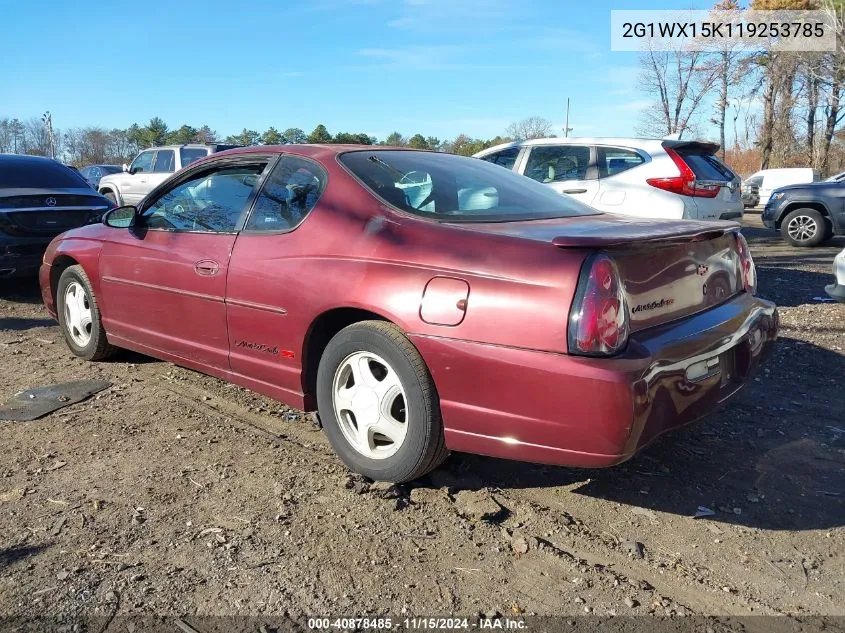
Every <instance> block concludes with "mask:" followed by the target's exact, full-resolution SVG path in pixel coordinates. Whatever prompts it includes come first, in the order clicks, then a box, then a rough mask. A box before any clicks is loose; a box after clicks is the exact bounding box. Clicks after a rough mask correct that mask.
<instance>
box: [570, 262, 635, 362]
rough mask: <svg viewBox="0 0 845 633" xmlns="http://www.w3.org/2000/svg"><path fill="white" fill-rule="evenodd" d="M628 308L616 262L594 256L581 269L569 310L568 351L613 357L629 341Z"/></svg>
mask: <svg viewBox="0 0 845 633" xmlns="http://www.w3.org/2000/svg"><path fill="white" fill-rule="evenodd" d="M628 333H629V324H628V307H627V305H626V303H625V294H624V292H623V288H622V282H621V280H620V278H619V270H618V269H617V268H616V264H615V263H614V262H613V260H612V259H611V258H610V257H608V256H607V255H594V256H592V257H591V258H589V259H588V260H587V262H586V264H585V265H584V267H583V268H582V270H581V278H580V279H579V280H578V289H577V290H576V292H575V300H574V301H573V303H572V309H571V311H570V313H569V352H570V353H571V354H581V355H585V356H611V355H613V354H616V353H618V352H620V351H621V350H623V349H624V348H625V346H626V345H627V344H628Z"/></svg>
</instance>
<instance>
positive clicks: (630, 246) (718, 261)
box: [461, 214, 743, 332]
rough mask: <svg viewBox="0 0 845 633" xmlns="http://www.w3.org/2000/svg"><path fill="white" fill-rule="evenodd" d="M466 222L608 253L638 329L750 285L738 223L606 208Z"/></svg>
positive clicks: (477, 227) (560, 245)
mask: <svg viewBox="0 0 845 633" xmlns="http://www.w3.org/2000/svg"><path fill="white" fill-rule="evenodd" d="M461 226H462V228H471V229H473V230H481V231H484V232H490V233H496V234H500V235H510V236H513V237H520V238H523V239H532V240H537V241H542V242H546V243H548V244H550V245H553V246H557V247H558V248H564V249H575V250H581V249H583V250H585V251H589V252H596V251H599V252H603V253H606V254H607V255H609V256H610V257H611V258H612V259H613V260H614V262H616V265H617V268H618V270H619V274H620V276H621V279H622V283H623V286H624V296H625V301H626V304H627V310H628V318H629V322H630V329H631V331H632V332H634V331H638V330H642V329H645V328H648V327H653V326H655V325H660V324H662V323H667V322H669V321H673V320H676V319H680V318H683V317H686V316H690V315H692V314H695V313H697V312H701V311H703V310H707V309H708V308H711V307H713V306H716V305H719V304H721V303H723V302H725V301H727V300H728V299H730V298H731V297H733V296H735V295H736V294H738V293H739V292H741V291H742V290H743V281H742V268H741V260H740V253H739V247H738V245H737V238H736V236H735V235H734V232H736V231H738V230H739V225H737V224H736V223H734V222H713V221H700V222H696V221H689V220H677V221H676V220H650V219H643V218H634V217H628V216H620V215H611V214H603V215H593V216H582V217H577V218H562V219H558V220H541V221H534V222H502V223H498V224H474V225H466V224H462V225H461Z"/></svg>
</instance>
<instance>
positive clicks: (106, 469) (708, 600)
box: [0, 216, 845, 631]
mask: <svg viewBox="0 0 845 633" xmlns="http://www.w3.org/2000/svg"><path fill="white" fill-rule="evenodd" d="M746 223H747V224H749V228H748V230H747V231H746V233H747V235H748V236H749V238H750V240H751V241H752V246H753V249H754V255H755V257H756V260H757V264H758V271H759V275H760V293H761V294H762V295H764V296H768V297H770V298H773V299H774V300H775V301H776V302H777V303H778V304H779V306H780V307H781V308H780V309H781V315H782V338H781V340H780V341H779V345H778V351H777V354H776V357H775V358H774V359H772V361H771V362H770V363H769V365H768V366H767V368H766V370H765V372H764V373H763V374H761V375H760V377H759V378H758V379H756V380H755V382H754V383H753V384H752V385H750V386H749V388H747V389H746V390H744V391H743V392H742V393H741V395H739V396H738V397H737V399H736V400H734V401H733V402H732V403H731V405H730V406H729V407H728V409H727V410H726V411H724V412H721V413H719V414H717V415H715V416H714V417H712V418H711V419H709V420H707V421H706V422H702V423H700V424H698V425H696V426H695V427H693V428H691V429H689V430H686V431H681V432H678V433H675V434H673V435H670V436H668V437H665V438H664V439H662V440H661V441H659V442H658V443H656V444H655V445H654V446H652V447H651V448H650V449H648V450H647V451H646V452H645V453H643V454H641V455H640V456H638V457H637V458H635V459H633V460H631V461H629V462H628V463H626V464H624V465H622V466H619V467H616V468H612V469H608V470H602V471H586V470H573V469H565V468H551V467H544V466H537V465H531V464H521V463H511V462H505V461H499V460H494V459H487V458H481V457H473V456H468V455H460V454H455V455H452V456H451V457H450V458H449V459H448V460H447V462H446V463H445V464H444V466H443V467H442V468H441V469H440V470H438V471H437V472H436V473H434V474H433V475H432V476H431V477H430V478H426V479H425V480H422V481H419V482H416V483H415V484H414V485H413V486H403V487H398V488H397V487H391V486H385V485H380V484H379V485H373V486H368V485H367V483H366V482H363V481H360V480H357V479H355V478H353V477H350V476H349V475H348V473H347V471H346V469H345V468H344V467H343V465H342V464H341V463H340V462H339V460H338V459H336V458H335V457H334V455H333V453H332V452H331V450H330V449H329V447H328V444H327V442H326V440H325V439H324V437H323V435H322V433H321V432H320V431H318V430H316V429H314V428H313V427H312V425H311V424H310V422H309V421H308V420H307V419H306V418H305V417H304V416H303V415H302V414H301V413H300V412H298V411H293V410H288V409H286V408H285V407H282V406H280V405H279V404H278V403H275V402H272V401H270V400H267V399H265V398H263V397H260V396H257V395H255V394H252V393H250V392H247V391H245V390H243V389H240V388H237V387H233V386H229V385H226V384H224V383H221V382H219V381H217V380H215V379H212V378H208V377H205V376H202V375H200V374H197V373H193V372H191V371H188V370H184V369H181V368H178V367H175V366H173V365H170V364H168V363H163V362H159V361H156V360H153V359H150V358H146V357H142V356H139V355H134V354H128V353H127V354H126V355H123V356H121V357H119V358H117V359H116V360H114V361H111V362H106V363H97V364H92V363H85V362H83V361H80V360H77V359H76V358H74V357H73V356H72V355H71V354H70V352H69V351H68V350H67V349H66V347H65V345H64V342H63V340H62V339H61V336H60V334H59V331H58V328H57V326H56V324H55V323H54V322H53V321H52V320H50V319H49V318H48V317H47V315H46V313H45V312H44V310H43V308H42V306H41V304H40V300H39V298H38V293H37V289H36V288H35V284H34V282H33V283H23V284H15V285H13V286H11V287H10V286H9V285H8V283H7V286H6V287H5V289H3V290H2V291H0V358H2V363H0V394H2V396H0V397H2V398H6V397H8V396H11V395H12V394H13V393H15V392H17V391H18V390H22V389H26V388H31V387H36V386H40V385H46V384H50V383H57V382H63V381H69V380H77V379H82V378H103V379H106V380H109V381H111V382H112V383H113V386H112V387H111V388H109V389H108V390H106V391H103V392H101V393H100V394H99V395H98V396H96V397H94V398H92V399H90V400H88V401H85V402H83V403H80V404H77V405H72V406H69V407H67V408H64V409H62V410H60V411H58V412H56V413H53V414H51V415H49V416H47V417H45V418H42V419H41V420H37V421H34V422H0V448H2V451H3V456H2V457H1V458H0V613H4V614H5V615H11V616H21V617H24V618H31V617H35V616H37V615H46V616H48V617H51V618H53V617H55V618H67V617H72V616H77V615H80V614H89V615H90V614H98V615H105V616H112V615H114V614H117V615H118V616H122V615H125V614H140V613H145V614H148V613H154V614H158V615H168V616H174V617H176V616H178V617H181V618H184V619H185V620H186V621H189V620H190V619H191V618H196V617H198V616H201V615H245V614H249V615H259V616H262V615H263V616H282V615H288V616H290V617H293V618H299V617H302V616H313V615H332V616H356V615H357V616H361V615H365V614H369V615H374V614H387V615H390V616H393V617H394V618H397V619H398V618H400V617H405V616H410V615H427V616H431V615H438V614H461V615H466V616H471V617H478V616H479V614H490V615H492V614H494V613H499V614H503V615H517V614H541V615H543V614H564V615H573V616H574V615H575V614H580V615H584V614H585V613H592V614H594V615H613V614H619V615H630V614H654V615H657V616H672V617H673V618H674V617H677V616H685V615H693V614H706V615H719V616H747V615H757V614H768V615H778V614H787V615H789V616H790V618H791V619H790V620H788V621H790V622H795V621H799V620H801V619H802V618H805V617H807V616H811V615H832V616H836V615H838V616H845V604H843V600H842V597H843V596H845V498H843V494H845V398H843V391H842V385H843V384H845V352H843V348H845V305H839V304H830V303H820V302H817V301H814V300H813V298H814V297H818V296H823V295H824V291H823V287H824V285H825V284H826V283H829V280H830V279H831V274H830V268H831V261H832V259H833V255H834V253H835V252H836V251H837V250H838V249H841V248H842V247H843V246H845V241H843V240H840V241H838V242H834V243H833V244H832V245H829V246H827V247H824V248H818V249H813V250H796V249H791V248H789V247H787V246H784V245H783V244H782V243H781V242H780V240H779V239H778V238H777V237H775V236H773V235H772V234H770V233H768V232H766V231H763V230H761V229H759V228H754V227H755V226H756V227H759V218H758V217H753V216H752V217H751V218H749V219H748V220H747V222H746ZM699 506H706V507H708V508H711V509H712V510H714V511H715V512H716V514H715V515H714V516H710V517H706V518H693V515H694V514H695V513H696V509H697V508H698V507H699ZM116 621H120V618H118V620H116ZM673 621H674V620H673ZM843 621H845V620H839V621H838V622H839V624H840V625H841V623H842V622H843ZM108 622H109V621H108V620H105V621H104V625H103V626H105V625H106V624H107V623H108ZM195 626H196V628H197V629H199V628H200V626H199V625H196V624H195ZM0 628H2V627H1V626H0ZM766 628H768V625H766ZM114 630H118V628H117V627H116V626H115V629H114ZM119 630H131V629H129V628H120V629H119ZM169 630H173V631H177V630H178V629H176V628H172V629H169ZM701 630H704V629H701ZM711 630H712V628H711Z"/></svg>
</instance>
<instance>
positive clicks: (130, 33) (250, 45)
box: [0, 0, 704, 139]
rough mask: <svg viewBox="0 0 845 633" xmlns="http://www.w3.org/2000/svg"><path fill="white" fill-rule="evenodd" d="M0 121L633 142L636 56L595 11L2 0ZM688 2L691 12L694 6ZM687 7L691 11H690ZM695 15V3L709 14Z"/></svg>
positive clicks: (602, 8) (346, 2)
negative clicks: (521, 126)
mask: <svg viewBox="0 0 845 633" xmlns="http://www.w3.org/2000/svg"><path fill="white" fill-rule="evenodd" d="M4 4H5V5H6V6H4V10H3V14H4V28H3V37H2V38H0V59H2V64H0V117H3V116H17V117H19V118H28V117H31V116H40V115H41V113H43V112H44V111H45V110H50V111H51V112H52V114H53V121H54V125H55V126H56V127H57V128H66V127H75V126H87V125H101V126H105V127H126V126H128V125H130V124H131V123H133V122H139V123H144V122H146V121H148V120H149V119H150V117H152V116H160V117H162V118H163V119H164V120H165V121H166V122H167V124H168V125H169V126H170V127H171V128H174V127H178V126H180V125H182V124H183V123H188V124H190V125H195V126H199V125H202V124H208V125H209V126H211V128H212V129H215V130H216V131H217V132H218V133H219V134H220V135H221V136H225V135H227V134H230V133H233V132H237V131H240V129H241V128H243V127H248V128H251V129H256V130H259V131H263V130H264V129H266V128H267V127H269V126H271V125H272V126H275V127H276V128H277V129H279V130H284V129H285V128H288V127H300V128H302V129H303V130H305V131H306V132H309V131H310V130H312V129H313V128H314V126H315V125H317V124H318V123H324V124H325V125H326V126H327V127H328V129H329V131H330V132H333V133H334V132H338V131H347V132H367V133H369V134H372V135H374V136H378V137H379V138H383V137H384V136H386V135H387V134H389V133H390V132H392V131H394V130H398V131H400V132H402V133H403V134H406V135H411V134H414V133H416V132H420V133H422V134H423V135H426V136H428V135H433V136H438V137H440V138H441V139H444V138H453V137H454V136H456V135H457V134H459V133H462V132H463V133H466V134H469V135H471V136H479V137H492V136H495V135H496V134H500V133H503V132H504V129H505V127H506V126H507V125H508V124H509V123H510V122H512V121H515V120H518V119H521V118H524V117H527V116H532V115H537V116H542V117H545V118H547V119H550V120H551V121H553V122H554V123H555V128H556V130H555V132H556V133H558V134H562V127H563V122H564V116H565V108H566V98H567V96H568V97H570V98H571V99H572V102H571V113H570V125H571V126H572V127H573V128H574V131H573V134H574V135H585V136H586V135H597V136H598V135H600V136H610V135H621V136H627V135H632V134H633V132H634V125H635V124H636V119H637V112H638V110H639V109H640V108H641V107H642V106H643V105H644V103H645V101H644V96H643V95H642V94H641V93H638V92H637V90H636V78H637V57H636V54H635V53H619V52H611V51H610V10H611V9H619V8H642V9H648V8H672V7H673V6H676V5H675V3H674V2H666V1H664V2H662V3H660V2H652V1H650V0H648V1H647V0H642V1H640V2H638V3H637V4H636V5H633V6H632V5H631V3H626V2H620V1H619V0H616V2H607V1H604V0H593V1H591V2H589V3H584V4H579V5H576V4H575V3H563V2H554V1H551V2H540V1H537V0H519V1H512V0H312V1H311V2H294V1H290V2H288V1H285V0H274V1H271V0H251V1H250V2H232V1H231V0H204V1H196V0H182V1H179V2H177V1H175V0H172V1H167V2H141V3H139V2H132V3H128V2H114V1H110V2H99V1H89V2H85V3H83V4H77V3H74V2H67V1H66V0H50V1H46V2H33V1H28V2H27V1H23V2H7V3H4ZM693 4H696V3H693ZM690 6H691V5H690V4H686V5H685V7H684V8H689V7H690ZM703 6H704V5H702V8H703Z"/></svg>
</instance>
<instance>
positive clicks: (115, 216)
mask: <svg viewBox="0 0 845 633" xmlns="http://www.w3.org/2000/svg"><path fill="white" fill-rule="evenodd" d="M137 220H138V209H136V208H135V207H133V206H131V205H127V206H125V207H117V208H116V209H112V210H111V211H108V212H107V213H106V214H105V215H104V216H103V224H105V225H106V226H110V227H111V228H113V229H128V228H130V227H133V226H135V223H136V222H137Z"/></svg>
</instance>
